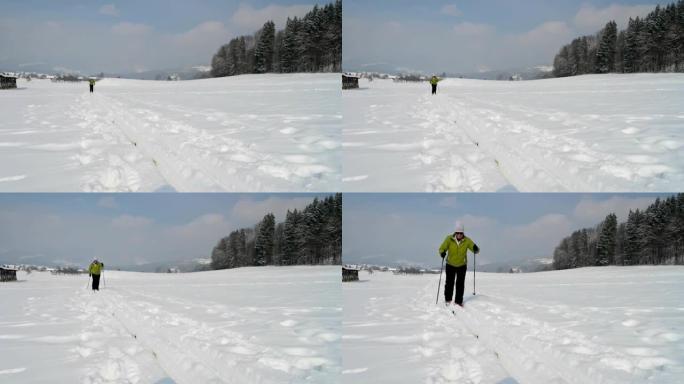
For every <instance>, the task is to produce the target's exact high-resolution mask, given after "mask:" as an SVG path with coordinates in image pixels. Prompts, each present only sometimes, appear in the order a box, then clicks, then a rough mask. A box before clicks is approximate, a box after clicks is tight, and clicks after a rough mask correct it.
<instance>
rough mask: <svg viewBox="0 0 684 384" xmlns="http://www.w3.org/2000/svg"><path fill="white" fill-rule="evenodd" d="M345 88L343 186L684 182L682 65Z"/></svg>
mask: <svg viewBox="0 0 684 384" xmlns="http://www.w3.org/2000/svg"><path fill="white" fill-rule="evenodd" d="M361 88H362V89H360V90H354V91H349V92H347V91H345V92H343V97H342V100H343V104H344V107H343V111H344V143H343V146H344V177H343V180H344V182H345V183H344V190H345V191H349V192H352V191H390V192H391V191H403V192H406V191H413V192H424V191H429V192H433V191H455V192H471V191H475V192H477V191H482V192H494V191H500V190H503V191H514V190H518V191H521V192H529V191H537V192H538V191H548V192H552V191H572V192H586V191H591V192H597V191H640V192H643V191H679V190H682V189H684V156H681V150H682V147H683V146H684V108H682V106H683V105H684V76H682V75H681V74H643V75H641V74H639V75H591V76H580V77H573V78H566V79H549V80H539V81H527V82H500V81H481V80H460V79H447V80H444V81H443V82H441V83H440V85H439V94H438V95H437V96H436V97H432V96H431V95H430V89H429V88H430V85H429V84H427V83H422V84H397V83H393V82H391V81H389V80H376V81H373V82H367V81H365V80H362V81H361Z"/></svg>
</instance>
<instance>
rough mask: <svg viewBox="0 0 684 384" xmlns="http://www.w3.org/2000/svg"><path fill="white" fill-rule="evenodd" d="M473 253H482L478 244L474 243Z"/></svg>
mask: <svg viewBox="0 0 684 384" xmlns="http://www.w3.org/2000/svg"><path fill="white" fill-rule="evenodd" d="M473 253H474V254H476V255H477V254H478V253H480V247H478V246H477V244H473Z"/></svg>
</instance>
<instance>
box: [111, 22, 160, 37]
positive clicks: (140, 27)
mask: <svg viewBox="0 0 684 384" xmlns="http://www.w3.org/2000/svg"><path fill="white" fill-rule="evenodd" d="M150 31H152V27H150V26H149V25H146V24H139V23H129V22H127V21H124V22H122V23H118V24H116V25H114V26H113V27H112V32H113V33H114V34H117V35H122V36H135V35H144V34H146V33H148V32H150Z"/></svg>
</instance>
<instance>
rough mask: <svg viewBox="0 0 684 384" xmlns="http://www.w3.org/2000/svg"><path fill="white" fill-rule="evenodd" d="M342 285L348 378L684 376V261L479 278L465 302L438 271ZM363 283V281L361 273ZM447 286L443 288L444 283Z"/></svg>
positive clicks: (585, 383)
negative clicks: (454, 305) (453, 299)
mask: <svg viewBox="0 0 684 384" xmlns="http://www.w3.org/2000/svg"><path fill="white" fill-rule="evenodd" d="M360 277H361V280H362V282H359V283H351V284H344V285H343V296H344V321H343V328H344V336H343V340H342V348H343V375H342V376H343V381H344V382H345V383H379V382H387V383H430V384H436V383H492V384H494V383H507V384H511V383H533V384H537V383H539V384H548V383H559V384H560V383H578V384H589V383H616V384H617V383H673V384H674V383H681V382H682V378H683V377H684V304H683V303H684V285H683V284H682V279H683V278H684V268H682V267H634V268H618V267H610V268H587V269H580V270H571V271H562V272H559V271H556V272H544V273H535V274H486V273H483V274H480V273H478V274H477V292H478V294H477V296H474V297H473V296H472V274H471V273H469V274H468V278H467V282H466V302H465V309H457V310H456V316H455V315H453V314H452V313H451V312H450V311H447V310H446V309H445V308H444V307H443V301H444V299H443V297H444V296H443V294H442V293H441V292H440V304H439V306H436V305H435V298H436V294H437V284H438V278H439V277H438V276H436V275H425V276H413V277H412V276H395V275H392V274H390V273H375V274H373V275H368V274H366V273H365V272H362V273H361V276H360ZM364 280H365V281H364ZM442 289H443V288H442Z"/></svg>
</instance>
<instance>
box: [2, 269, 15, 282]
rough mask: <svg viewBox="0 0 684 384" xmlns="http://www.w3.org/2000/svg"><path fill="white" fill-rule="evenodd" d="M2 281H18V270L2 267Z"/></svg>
mask: <svg viewBox="0 0 684 384" xmlns="http://www.w3.org/2000/svg"><path fill="white" fill-rule="evenodd" d="M0 281H17V270H16V269H14V268H8V267H0Z"/></svg>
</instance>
